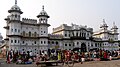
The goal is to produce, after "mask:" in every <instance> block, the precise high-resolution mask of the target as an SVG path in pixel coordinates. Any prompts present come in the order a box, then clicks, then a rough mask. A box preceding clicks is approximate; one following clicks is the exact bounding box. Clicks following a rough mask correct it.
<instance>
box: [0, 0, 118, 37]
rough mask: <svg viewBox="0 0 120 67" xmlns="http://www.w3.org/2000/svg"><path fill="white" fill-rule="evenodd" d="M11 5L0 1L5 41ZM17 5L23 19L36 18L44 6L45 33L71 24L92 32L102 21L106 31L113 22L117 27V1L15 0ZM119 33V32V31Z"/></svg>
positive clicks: (0, 24) (11, 1)
mask: <svg viewBox="0 0 120 67" xmlns="http://www.w3.org/2000/svg"><path fill="white" fill-rule="evenodd" d="M14 4H15V0H1V2H0V33H1V34H2V35H3V37H4V38H5V36H6V30H5V29H4V28H3V26H6V21H5V20H4V18H6V17H7V16H8V15H9V14H8V10H9V9H10V8H11V7H12V6H13V5H14ZM17 4H18V6H19V7H20V8H21V10H22V11H23V12H24V13H23V14H22V15H21V16H22V17H24V18H31V19H38V18H37V17H36V16H37V15H38V14H39V13H40V11H41V10H42V5H44V6H45V11H46V12H47V13H48V15H49V16H50V18H49V21H48V23H49V24H51V26H50V27H49V33H51V32H52V28H55V27H57V26H59V25H61V24H63V23H64V24H68V25H71V23H74V24H78V25H87V27H92V28H93V29H94V31H97V30H98V29H99V26H100V24H101V23H102V21H103V19H105V20H106V23H107V24H108V26H110V27H109V29H110V28H111V26H112V24H113V22H114V21H115V24H116V25H117V26H118V28H120V8H119V7H120V0H18V3H17ZM119 32H120V30H119Z"/></svg>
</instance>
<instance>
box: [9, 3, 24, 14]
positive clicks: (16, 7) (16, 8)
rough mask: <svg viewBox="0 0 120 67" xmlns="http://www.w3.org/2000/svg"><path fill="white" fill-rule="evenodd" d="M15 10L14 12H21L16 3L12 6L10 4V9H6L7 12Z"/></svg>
mask: <svg viewBox="0 0 120 67" xmlns="http://www.w3.org/2000/svg"><path fill="white" fill-rule="evenodd" d="M15 11H16V12H19V13H21V14H22V13H23V12H22V11H21V9H20V7H19V6H17V4H15V5H14V6H12V7H11V9H10V10H8V12H9V13H11V12H15Z"/></svg>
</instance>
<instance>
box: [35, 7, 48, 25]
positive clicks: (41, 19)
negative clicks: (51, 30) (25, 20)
mask: <svg viewBox="0 0 120 67" xmlns="http://www.w3.org/2000/svg"><path fill="white" fill-rule="evenodd" d="M37 18H39V23H44V24H47V20H48V18H49V16H48V14H47V12H46V11H45V10H44V6H43V8H42V11H41V12H40V13H39V15H38V16H37Z"/></svg>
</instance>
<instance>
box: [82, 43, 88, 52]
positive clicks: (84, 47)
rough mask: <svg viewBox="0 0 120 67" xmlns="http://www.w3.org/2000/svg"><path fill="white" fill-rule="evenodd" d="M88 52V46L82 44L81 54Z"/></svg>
mask: <svg viewBox="0 0 120 67" xmlns="http://www.w3.org/2000/svg"><path fill="white" fill-rule="evenodd" d="M86 51H87V49H86V45H85V43H82V44H81V52H86Z"/></svg>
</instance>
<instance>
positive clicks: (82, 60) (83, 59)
mask: <svg viewBox="0 0 120 67" xmlns="http://www.w3.org/2000/svg"><path fill="white" fill-rule="evenodd" d="M84 61H85V58H84V53H83V52H82V57H81V64H83V62H84Z"/></svg>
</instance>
